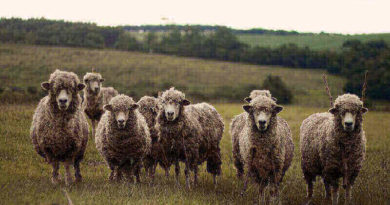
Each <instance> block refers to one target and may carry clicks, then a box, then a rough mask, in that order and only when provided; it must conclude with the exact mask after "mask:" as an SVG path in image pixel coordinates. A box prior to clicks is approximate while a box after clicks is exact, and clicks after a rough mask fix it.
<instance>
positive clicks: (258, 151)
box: [230, 96, 294, 197]
mask: <svg viewBox="0 0 390 205" xmlns="http://www.w3.org/2000/svg"><path fill="white" fill-rule="evenodd" d="M243 109H244V110H245V114H244V116H245V117H237V116H236V117H234V118H233V120H232V122H231V126H230V134H231V136H232V144H233V150H232V151H233V158H234V165H235V168H236V170H237V176H238V178H239V179H241V178H242V176H243V175H244V174H245V177H244V188H243V190H242V192H241V194H244V193H245V191H246V189H247V184H248V180H249V178H250V177H252V178H254V179H255V181H256V182H257V183H258V184H259V185H260V186H259V192H260V196H263V197H264V188H265V187H266V186H267V185H268V183H270V184H271V185H272V186H271V196H272V197H277V196H278V193H279V190H278V189H279V188H278V187H279V184H280V183H281V182H282V181H283V177H284V175H285V173H286V171H287V169H288V168H289V167H290V165H291V162H292V158H293V155H294V144H293V141H292V137H291V131H290V128H289V126H288V124H287V122H286V121H285V120H284V119H282V118H281V117H279V116H277V114H278V113H279V112H280V111H282V109H283V107H282V106H279V105H277V104H276V103H275V101H274V100H272V99H271V98H269V97H267V96H258V97H255V98H254V99H252V100H251V102H250V104H249V105H244V106H243Z"/></svg>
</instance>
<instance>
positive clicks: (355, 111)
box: [300, 94, 367, 204]
mask: <svg viewBox="0 0 390 205" xmlns="http://www.w3.org/2000/svg"><path fill="white" fill-rule="evenodd" d="M366 112H367V108H365V107H363V102H362V101H361V100H360V99H359V97H358V96H356V95H353V94H344V95H341V96H339V97H338V98H337V99H336V101H335V103H334V106H333V107H332V108H331V109H330V110H329V112H325V113H316V114H313V115H311V116H309V117H308V118H306V119H305V120H304V121H303V122H302V125H301V128H300V149H301V154H302V163H301V166H302V171H303V174H304V178H305V181H306V183H307V197H308V200H309V202H310V200H311V198H312V196H313V182H314V181H315V178H316V176H321V177H322V179H323V182H324V185H325V191H326V198H327V199H330V198H331V197H332V202H333V204H337V201H338V190H339V188H338V187H339V182H338V181H339V178H340V177H342V178H343V187H344V188H345V198H346V202H348V201H350V199H351V187H352V185H353V184H354V182H355V179H356V177H357V176H358V174H359V171H360V169H361V168H362V163H363V160H364V157H365V144H366V138H365V135H364V131H363V117H362V115H363V114H364V113H366ZM331 188H332V190H331ZM331 191H332V193H331Z"/></svg>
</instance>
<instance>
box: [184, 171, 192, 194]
mask: <svg viewBox="0 0 390 205" xmlns="http://www.w3.org/2000/svg"><path fill="white" fill-rule="evenodd" d="M184 174H185V176H186V187H187V189H190V188H191V186H190V168H189V167H188V166H186V168H185V169H184Z"/></svg>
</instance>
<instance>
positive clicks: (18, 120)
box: [0, 100, 390, 204]
mask: <svg viewBox="0 0 390 205" xmlns="http://www.w3.org/2000/svg"><path fill="white" fill-rule="evenodd" d="M325 102H326V103H328V101H327V100H326V101H325ZM216 108H217V110H218V111H219V112H220V113H221V115H222V116H223V118H224V119H225V125H226V130H225V134H224V137H223V139H222V143H221V150H222V156H223V167H222V168H223V175H222V177H221V178H220V180H219V184H218V186H217V188H216V189H214V187H213V185H212V177H211V176H210V175H209V174H207V173H206V172H205V166H203V168H202V169H201V172H200V173H201V174H200V180H199V181H200V184H199V186H197V187H195V188H194V189H193V190H191V191H188V190H186V189H184V176H183V173H182V176H181V184H182V186H181V187H176V186H175V181H174V177H173V170H171V177H170V178H169V179H166V178H165V177H164V174H163V171H162V170H161V169H158V174H157V176H156V182H155V184H154V186H149V185H148V183H147V182H148V181H149V179H147V178H145V177H144V174H143V175H142V176H143V178H142V179H143V182H144V183H142V184H140V185H129V184H125V183H123V184H112V183H108V180H107V177H108V174H109V170H108V168H107V167H106V166H105V165H104V164H103V163H102V159H101V157H100V156H99V155H98V153H97V150H96V148H95V144H94V140H92V139H90V141H89V143H88V148H87V152H86V157H85V160H84V161H83V162H82V167H81V171H82V174H83V176H84V181H83V182H82V183H80V184H76V185H73V186H71V187H68V188H65V189H66V190H67V192H68V194H69V197H70V198H71V200H72V201H73V203H74V204H133V203H135V204H251V203H252V202H253V200H254V199H256V198H257V195H256V194H257V188H256V187H255V186H254V185H251V186H249V190H248V194H247V195H246V196H244V197H240V196H239V192H240V190H241V188H242V182H240V181H239V180H238V179H237V178H236V176H235V170H234V168H233V161H232V154H231V141H230V140H231V138H230V135H229V134H228V129H229V123H230V120H231V118H232V117H233V116H234V115H236V114H238V113H240V112H242V109H241V105H239V104H216ZM0 110H1V112H0V136H1V137H0V159H1V160H0V167H1V168H0V189H1V191H0V199H1V200H0V201H1V202H0V204H66V203H67V198H66V196H65V195H64V192H63V191H62V188H64V184H61V185H58V186H54V185H52V184H51V183H50V178H49V176H50V166H49V165H47V164H45V163H43V159H42V158H40V157H39V156H38V155H37V154H36V153H35V151H34V150H33V147H32V144H31V142H30V138H29V127H30V123H31V118H32V115H33V110H34V106H21V105H10V106H0ZM325 110H326V109H319V108H304V107H300V106H286V107H285V109H284V110H283V111H282V112H281V115H282V116H283V117H284V118H285V119H286V120H287V122H288V123H289V125H290V127H291V129H292V132H293V137H294V143H295V148H296V151H295V157H294V161H293V164H292V166H291V167H290V169H289V170H288V172H287V175H286V177H285V179H284V182H283V183H282V185H281V186H282V189H281V190H282V193H281V197H282V200H283V203H284V204H302V202H304V197H305V189H306V188H305V183H304V181H303V177H302V173H301V169H300V156H299V150H298V134H299V133H298V132H299V126H300V123H301V122H302V120H303V119H304V118H306V117H307V116H308V115H310V114H312V113H314V112H319V111H325ZM389 124H390V113H382V112H369V113H368V114H367V115H366V116H365V124H364V128H365V130H366V134H367V141H368V142H367V159H366V161H365V163H364V167H363V170H362V171H361V173H360V175H359V177H358V178H357V182H356V185H355V187H354V188H353V196H354V201H353V202H354V204H389V203H390V181H389V180H390V160H389V156H390V148H389V147H390V127H389ZM182 167H183V165H182ZM61 173H63V168H61ZM341 193H343V191H342V192H341ZM322 198H323V187H322V184H321V182H319V181H318V182H317V183H316V186H315V197H314V202H315V204H326V203H325V202H322V201H321V199H322ZM340 199H341V201H343V197H341V198H340Z"/></svg>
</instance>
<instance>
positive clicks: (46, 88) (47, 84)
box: [41, 81, 51, 90]
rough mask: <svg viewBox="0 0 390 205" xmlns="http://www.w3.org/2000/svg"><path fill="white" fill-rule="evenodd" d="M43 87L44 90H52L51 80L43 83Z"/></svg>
mask: <svg viewBox="0 0 390 205" xmlns="http://www.w3.org/2000/svg"><path fill="white" fill-rule="evenodd" d="M41 87H42V89H44V90H50V87H51V85H50V83H49V82H47V81H46V82H43V83H41Z"/></svg>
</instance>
